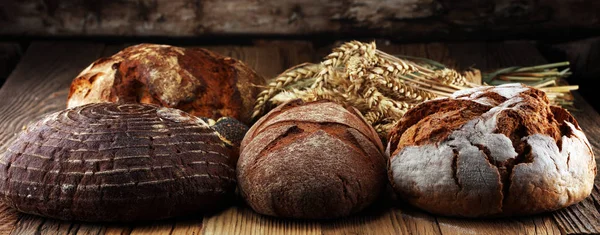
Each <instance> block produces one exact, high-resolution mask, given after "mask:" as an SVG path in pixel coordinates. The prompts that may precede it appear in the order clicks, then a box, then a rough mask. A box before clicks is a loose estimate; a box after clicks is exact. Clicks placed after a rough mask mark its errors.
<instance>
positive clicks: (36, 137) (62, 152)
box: [0, 103, 236, 221]
mask: <svg viewBox="0 0 600 235" xmlns="http://www.w3.org/2000/svg"><path fill="white" fill-rule="evenodd" d="M220 137H221V136H219V135H218V134H217V133H216V132H215V131H214V130H212V129H211V128H210V127H209V126H208V124H207V123H205V122H204V121H202V120H201V119H200V118H197V117H194V116H191V115H189V114H187V113H185V112H182V111H180V110H176V109H170V108H163V107H157V106H154V105H145V104H114V103H98V104H88V105H83V106H78V107H75V108H72V109H67V110H64V111H60V112H57V113H54V114H51V115H48V116H46V117H45V118H44V119H42V120H40V121H38V122H35V123H33V124H32V125H30V126H28V128H27V130H25V131H24V132H23V133H21V134H20V135H19V137H18V138H17V139H16V141H15V142H14V143H13V144H12V145H10V147H8V149H7V151H6V152H5V153H4V155H3V156H2V158H0V166H1V167H0V199H1V200H2V201H3V202H4V203H6V204H7V205H9V206H11V207H14V208H15V209H17V210H18V211H21V212H25V213H29V214H36V215H41V216H46V217H52V218H58V219H64V220H82V221H134V220H155V219H163V218H169V217H173V216H180V215H185V214H189V213H202V212H207V211H211V210H214V209H216V208H218V207H219V206H221V205H222V204H225V203H227V202H228V201H227V200H228V199H230V197H231V196H232V194H233V192H234V190H235V185H236V184H235V170H234V169H235V161H236V157H235V156H232V155H231V150H230V148H229V147H230V146H227V145H226V144H225V143H224V142H223V141H222V140H221V138H222V137H221V138H220Z"/></svg>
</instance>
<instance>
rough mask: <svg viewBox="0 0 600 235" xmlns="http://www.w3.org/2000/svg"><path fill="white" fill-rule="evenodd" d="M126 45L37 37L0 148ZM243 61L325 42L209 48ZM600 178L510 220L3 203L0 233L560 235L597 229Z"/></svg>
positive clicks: (308, 56) (512, 47)
mask: <svg viewBox="0 0 600 235" xmlns="http://www.w3.org/2000/svg"><path fill="white" fill-rule="evenodd" d="M125 46H127V45H121V44H119V45H105V44H99V43H89V42H34V43H32V44H31V45H30V47H29V48H28V49H27V50H26V52H25V54H24V56H23V58H22V60H21V62H20V63H19V64H18V66H17V67H16V69H15V70H14V71H13V72H12V74H11V75H10V77H9V78H8V80H7V81H6V84H5V85H4V86H3V87H2V88H1V89H0V144H1V147H0V153H1V152H3V151H5V149H6V145H7V143H9V141H10V140H11V139H13V138H14V136H15V134H16V133H18V132H19V131H20V130H21V129H22V127H23V126H24V125H26V124H27V123H28V122H30V121H31V120H35V119H37V118H40V117H41V115H43V114H45V113H49V112H53V111H56V110H60V109H63V108H65V101H66V97H67V94H68V88H69V84H70V82H71V80H72V79H73V78H74V77H75V76H76V75H77V74H78V73H79V72H80V71H81V70H82V69H83V68H85V67H86V66H88V65H89V64H90V63H91V62H92V61H94V60H95V59H97V58H98V57H100V56H108V55H111V54H114V53H115V52H117V51H118V50H120V49H122V48H123V47H125ZM207 48H209V49H211V50H214V51H217V52H220V53H222V54H225V55H228V56H232V57H235V58H238V59H241V60H243V61H245V62H246V63H247V64H248V65H250V66H251V67H253V68H255V69H256V70H257V71H258V72H259V73H261V74H263V75H264V76H266V77H273V76H275V75H276V74H278V73H280V72H282V71H283V70H284V69H286V68H288V67H290V66H293V65H295V64H299V63H302V62H306V61H313V62H316V61H319V59H320V58H321V57H322V56H323V55H325V54H326V53H328V52H329V50H330V49H331V47H323V48H314V47H313V46H312V44H309V43H306V42H294V41H286V42H282V41H278V42H265V41H259V42H256V43H254V44H253V45H252V46H207ZM378 48H380V49H382V50H384V51H386V52H389V53H392V54H394V53H402V54H406V55H413V56H422V57H427V58H431V59H434V60H437V61H441V62H443V63H445V64H447V65H450V66H455V67H459V68H465V67H469V66H475V67H477V68H480V69H483V70H486V69H493V68H499V67H506V66H512V65H533V64H540V63H545V62H547V61H545V59H544V58H543V57H542V56H541V54H540V53H539V51H538V50H537V49H536V47H535V44H534V43H531V42H504V43H454V44H439V43H430V44H409V45H393V44H391V45H390V44H387V45H386V44H385V43H378ZM575 97H576V98H577V101H576V105H577V108H578V109H579V110H580V111H578V112H574V113H573V114H574V115H575V116H576V118H577V120H578V121H579V123H580V124H581V126H582V128H583V130H584V132H585V133H586V134H587V136H588V138H589V140H590V142H591V144H592V145H593V148H594V153H595V154H596V156H600V125H599V124H600V115H598V113H597V112H596V111H595V110H594V109H592V108H591V107H590V106H589V105H588V104H587V103H586V102H585V101H584V100H583V99H582V98H581V96H579V95H578V94H577V93H575ZM599 209H600V178H598V177H597V178H596V187H595V188H594V191H593V193H592V195H591V196H590V197H588V198H587V199H585V200H584V201H583V202H581V203H579V204H577V205H574V206H571V207H569V208H567V209H564V210H560V211H556V212H553V213H547V214H542V215H537V216H531V217H517V218H509V219H486V220H473V219H456V218H447V217H440V216H433V215H430V214H428V213H425V212H422V211H420V210H418V209H414V208H411V207H410V206H408V205H405V204H404V203H402V202H399V201H395V200H393V199H386V200H382V201H381V202H379V203H377V205H375V206H373V207H372V208H370V209H368V210H367V211H365V212H363V213H361V214H359V215H357V216H353V217H350V218H345V219H338V220H330V221H299V220H282V219H275V218H271V217H266V216H261V215H258V214H256V213H254V212H252V211H251V210H250V209H249V208H248V207H246V206H244V205H243V203H241V202H237V203H236V205H234V206H231V207H230V208H228V209H225V210H223V211H221V212H219V213H217V214H214V215H206V216H202V215H197V216H191V217H186V218H178V219H171V220H165V221H158V222H149V223H134V224H115V223H112V224H102V223H80V222H69V221H59V220H53V219H45V218H41V217H37V216H32V215H25V214H20V213H17V212H16V211H14V210H12V209H10V208H8V207H6V206H5V205H2V204H0V233H1V234H8V233H11V234H284V233H288V234H561V233H567V234H571V233H600V212H599Z"/></svg>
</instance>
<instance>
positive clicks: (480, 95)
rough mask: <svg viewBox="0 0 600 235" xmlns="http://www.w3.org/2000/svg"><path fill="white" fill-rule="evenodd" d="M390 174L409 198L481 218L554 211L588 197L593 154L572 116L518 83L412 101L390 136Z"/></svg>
mask: <svg viewBox="0 0 600 235" xmlns="http://www.w3.org/2000/svg"><path fill="white" fill-rule="evenodd" d="M389 139H390V143H389V145H388V151H387V152H388V153H391V158H390V169H389V177H390V181H391V182H392V185H393V186H394V189H395V191H396V192H397V193H398V194H399V195H400V196H401V197H402V198H403V199H405V200H407V201H408V202H409V203H411V204H413V205H415V206H417V207H420V208H422V209H424V210H427V211H429V212H432V213H435V214H442V215H452V216H464V217H480V216H508V215H526V214H534V213H540V212H545V211H552V210H557V209H560V208H564V207H567V206H569V205H571V204H574V203H577V202H579V201H581V200H583V199H584V198H585V197H587V196H588V195H589V194H590V192H591V190H592V187H593V183H594V176H595V174H596V164H595V161H594V155H593V153H592V149H591V147H590V144H589V142H588V141H587V139H586V137H585V135H584V134H583V132H582V131H581V129H580V128H579V125H578V124H577V121H575V119H574V118H573V117H572V116H571V115H570V114H569V113H568V112H567V111H566V110H564V109H562V108H560V107H554V106H550V105H549V104H548V99H547V97H546V95H545V94H544V92H542V91H540V90H537V89H534V88H532V87H528V86H524V85H521V84H508V85H502V86H498V87H480V88H474V89H469V90H464V91H459V92H457V93H455V94H454V95H453V96H452V97H451V98H445V99H437V100H432V101H429V102H425V103H423V104H420V105H418V106H417V107H415V108H414V109H411V110H410V111H408V112H407V113H406V115H404V117H402V119H401V120H400V121H399V123H398V124H397V125H396V127H395V128H394V130H393V131H392V132H391V133H390V136H389Z"/></svg>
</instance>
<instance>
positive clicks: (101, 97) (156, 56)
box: [67, 44, 265, 124]
mask: <svg viewBox="0 0 600 235" xmlns="http://www.w3.org/2000/svg"><path fill="white" fill-rule="evenodd" d="M264 83H265V81H264V78H262V77H261V76H259V75H258V74H256V72H254V71H253V70H252V69H251V68H250V67H248V66H247V65H246V64H244V63H242V62H241V61H239V60H235V59H233V58H230V57H224V56H221V55H219V54H217V53H214V52H212V51H209V50H205V49H202V48H182V47H175V46H169V45H157V44H139V45H135V46H131V47H128V48H125V49H123V50H122V51H120V52H119V53H117V54H115V55H113V56H110V57H106V58H101V59H99V60H97V61H95V62H94V63H92V64H91V65H90V66H89V67H88V68H86V69H85V70H83V71H82V72H81V73H80V74H79V75H78V76H77V78H75V79H74V80H73V82H72V83H71V90H70V93H69V99H68V101H67V107H69V108H71V107H75V106H79V105H82V104H88V103H97V102H139V103H146V104H157V105H160V106H164V107H169V108H177V109H181V110H183V111H185V112H188V113H191V114H192V115H195V116H198V117H208V118H212V119H218V118H220V117H233V118H235V119H237V120H240V121H242V122H243V123H246V124H249V123H250V121H251V117H250V116H251V112H252V109H253V106H254V100H255V98H256V96H257V95H258V92H260V90H259V88H258V86H259V85H262V84H264Z"/></svg>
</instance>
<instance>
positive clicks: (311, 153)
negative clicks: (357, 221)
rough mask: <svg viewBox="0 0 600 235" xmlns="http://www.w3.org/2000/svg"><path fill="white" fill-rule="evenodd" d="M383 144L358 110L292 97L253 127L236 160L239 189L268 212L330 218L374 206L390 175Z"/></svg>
mask: <svg viewBox="0 0 600 235" xmlns="http://www.w3.org/2000/svg"><path fill="white" fill-rule="evenodd" d="M385 164H386V159H385V157H384V156H383V146H382V144H381V141H380V140H379V137H378V136H377V134H376V132H375V131H374V130H373V128H372V127H371V126H370V125H368V124H367V123H366V121H365V120H364V119H363V118H362V117H361V116H359V115H357V114H356V111H353V110H352V109H350V110H348V109H346V108H344V107H343V106H341V105H339V104H336V103H333V102H327V101H315V102H310V103H304V102H302V101H301V100H296V101H290V102H288V103H285V104H282V105H280V106H278V107H277V108H275V109H273V110H271V112H269V113H268V114H267V115H265V116H263V117H262V118H261V119H259V120H258V121H257V123H255V125H253V126H252V128H251V129H250V130H249V131H248V133H247V134H246V136H245V137H244V140H243V142H242V145H241V154H240V158H239V160H238V163H237V178H238V186H239V189H240V194H241V195H242V197H243V198H244V199H245V200H246V202H247V203H248V205H249V206H250V207H252V208H253V209H254V210H255V211H257V212H258V213H261V214H266V215H272V216H280V217H291V218H305V219H323V218H336V217H341V216H347V215H349V214H353V213H355V212H358V211H360V210H362V209H363V208H365V207H366V206H368V205H370V204H371V203H372V202H373V201H374V200H375V199H376V198H377V197H378V196H379V195H380V193H381V192H382V190H383V189H384V186H385V182H386V168H385Z"/></svg>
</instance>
